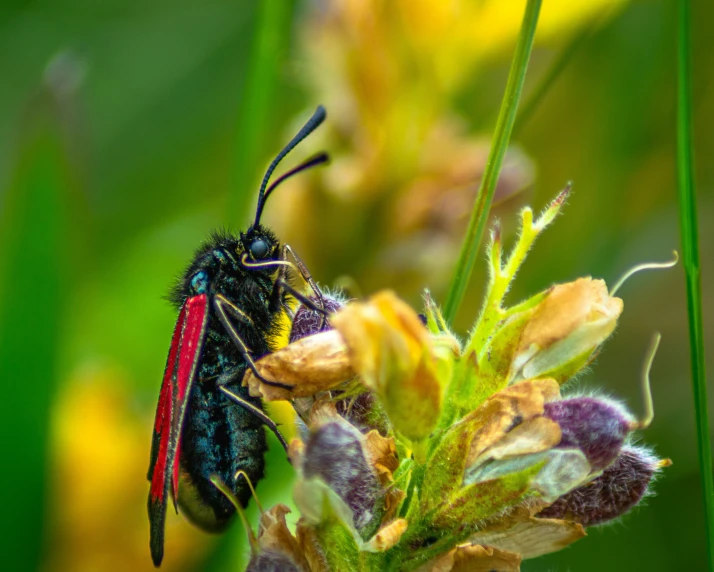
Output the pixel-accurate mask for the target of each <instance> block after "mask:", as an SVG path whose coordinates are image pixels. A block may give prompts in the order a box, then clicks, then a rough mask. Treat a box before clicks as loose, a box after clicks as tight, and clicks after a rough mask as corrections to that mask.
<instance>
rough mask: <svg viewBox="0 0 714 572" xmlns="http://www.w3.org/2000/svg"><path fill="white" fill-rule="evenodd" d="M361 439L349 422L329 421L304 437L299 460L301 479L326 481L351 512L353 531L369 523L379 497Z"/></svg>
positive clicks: (380, 491)
mask: <svg viewBox="0 0 714 572" xmlns="http://www.w3.org/2000/svg"><path fill="white" fill-rule="evenodd" d="M362 441H363V436H362V434H361V433H360V432H359V431H358V430H357V429H355V428H354V427H352V426H351V425H350V424H348V423H345V422H340V421H330V422H328V423H325V424H324V425H322V426H321V427H320V428H319V429H318V430H317V431H315V432H314V433H313V434H312V435H311V436H310V438H309V439H308V440H307V443H306V444H305V449H304V454H303V461H302V474H303V477H304V479H305V480H309V479H312V478H319V479H320V480H322V481H323V482H324V483H325V484H327V486H328V487H329V488H330V489H332V491H334V492H335V493H336V494H337V496H339V497H340V498H341V499H342V500H343V501H344V502H345V504H346V505H347V506H348V507H349V509H350V510H351V511H352V521H353V524H354V526H355V528H356V529H357V530H362V529H363V528H364V527H365V526H366V525H367V524H369V523H370V522H371V520H372V517H373V516H374V511H375V504H376V501H377V499H378V498H380V497H381V496H382V488H381V486H380V484H379V481H378V479H377V476H376V475H375V473H374V471H373V469H372V467H371V466H370V464H369V462H368V459H367V456H366V455H365V452H364V449H363V447H362ZM318 510H320V507H318ZM303 512H305V511H303Z"/></svg>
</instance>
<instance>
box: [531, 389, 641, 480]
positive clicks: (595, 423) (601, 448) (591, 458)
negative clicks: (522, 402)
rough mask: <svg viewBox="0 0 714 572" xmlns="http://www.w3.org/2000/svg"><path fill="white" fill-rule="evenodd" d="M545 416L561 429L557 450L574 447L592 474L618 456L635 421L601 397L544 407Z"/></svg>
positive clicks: (619, 407) (552, 403)
mask: <svg viewBox="0 0 714 572" xmlns="http://www.w3.org/2000/svg"><path fill="white" fill-rule="evenodd" d="M543 414H544V415H545V416H546V417H548V418H549V419H552V420H553V421H555V422H556V423H557V424H558V425H559V426H560V432H561V438H560V444H559V445H558V448H559V449H566V448H577V449H580V450H581V451H582V452H583V453H584V454H585V457H586V458H587V460H588V462H589V463H590V466H591V467H592V470H593V471H601V470H603V469H604V468H605V467H607V466H608V465H610V463H612V462H613V461H614V460H615V458H616V457H617V455H618V454H619V453H620V449H621V448H622V445H623V443H624V442H625V439H626V438H627V436H628V435H629V433H630V432H631V431H632V430H633V428H635V427H636V421H635V420H634V419H633V418H632V417H631V416H630V414H629V413H628V412H627V411H626V410H625V408H624V407H623V406H622V405H620V404H619V403H617V402H615V401H612V400H610V399H605V398H602V397H574V398H571V399H563V400H562V401H552V402H550V403H546V404H545V405H544V413H543Z"/></svg>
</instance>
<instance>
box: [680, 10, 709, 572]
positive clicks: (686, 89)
mask: <svg viewBox="0 0 714 572" xmlns="http://www.w3.org/2000/svg"><path fill="white" fill-rule="evenodd" d="M689 8H690V6H689V0H680V1H679V10H678V25H679V34H678V41H677V178H678V187H679V213H680V223H681V233H682V258H683V259H684V272H685V276H686V283H687V310H688V313H689V343H690V348H691V363H692V389H693V393H694V409H695V415H696V424H697V438H698V442H699V465H700V471H701V476H702V489H703V494H704V509H705V532H706V539H707V555H708V559H709V569H710V570H712V569H714V539H712V532H714V530H713V528H712V527H713V526H714V477H713V475H712V455H711V442H710V437H709V416H708V413H707V385H706V373H705V370H704V357H705V354H704V329H703V325H702V296H701V278H700V264H699V239H698V237H699V232H698V227H697V201H696V194H695V189H694V165H693V153H692V151H693V150H692V108H691V105H692V94H691V73H690V61H691V55H690V51H691V48H690V37H689V30H690V15H689Z"/></svg>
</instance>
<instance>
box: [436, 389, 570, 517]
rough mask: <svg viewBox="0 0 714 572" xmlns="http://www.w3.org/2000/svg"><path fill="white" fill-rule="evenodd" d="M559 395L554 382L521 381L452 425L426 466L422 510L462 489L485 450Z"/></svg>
mask: <svg viewBox="0 0 714 572" xmlns="http://www.w3.org/2000/svg"><path fill="white" fill-rule="evenodd" d="M558 396H559V386H558V383H557V382H556V381H555V380H552V379H534V380H527V381H523V382H521V383H518V384H516V385H513V386H510V387H507V388H506V389H503V390H501V391H499V392H498V393H496V394H495V395H493V396H492V397H490V398H489V399H488V400H486V402H485V403H483V404H482V405H481V406H480V407H478V408H477V409H476V410H475V411H473V412H472V413H470V414H469V415H467V416H466V417H464V418H463V419H462V420H461V421H459V422H458V423H456V424H455V425H453V426H452V427H451V428H450V429H449V430H448V431H447V433H446V434H445V435H444V438H443V439H442V441H441V443H440V445H439V447H438V448H437V450H436V451H435V452H434V454H433V455H432V456H431V460H430V462H429V466H428V467H427V471H428V472H429V474H430V475H431V478H429V479H427V480H426V481H425V483H424V490H423V493H422V506H423V507H424V509H425V510H428V509H429V508H433V507H434V506H437V505H439V504H441V503H443V502H444V495H445V494H449V495H450V494H452V493H453V491H454V490H457V489H459V488H460V487H461V486H462V484H463V481H464V475H465V472H466V471H467V470H468V468H469V467H472V466H476V465H477V464H478V463H481V462H483V461H484V460H486V459H488V453H487V451H488V450H489V449H491V448H492V447H495V446H496V445H498V444H499V443H501V442H502V441H503V440H504V439H505V438H506V437H507V436H508V434H509V433H510V432H511V431H513V430H515V429H516V428H518V427H519V426H520V425H522V424H524V423H528V422H530V421H531V420H532V419H535V418H537V417H540V416H542V414H543V409H544V404H545V402H546V401H551V400H553V399H556V398H557V397H558ZM548 429H549V431H548V432H547V435H546V440H547V442H550V441H551V440H552V439H553V436H552V433H553V427H552V426H550V425H548ZM539 446H541V445H539ZM464 452H466V454H464Z"/></svg>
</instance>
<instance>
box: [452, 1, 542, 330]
mask: <svg viewBox="0 0 714 572" xmlns="http://www.w3.org/2000/svg"><path fill="white" fill-rule="evenodd" d="M540 6H541V0H528V3H527V4H526V10H525V13H524V14H523V22H522V24H521V31H520V33H519V34H518V43H517V45H516V53H515V55H514V57H513V63H512V64H511V71H510V73H509V75H508V82H507V84H506V93H505V94H504V96H503V101H502V102H501V110H500V112H499V114H498V120H497V121H496V129H495V132H494V136H493V144H492V145H491V150H490V152H489V155H488V161H487V162H486V169H485V170H484V173H483V178H482V179H481V185H480V187H479V190H478V195H477V196H476V202H475V204H474V208H473V211H472V212H471V220H470V221H469V226H468V230H467V231H466V238H465V239H464V243H463V246H462V248H461V253H460V254H459V260H458V262H457V264H456V271H455V273H454V277H453V279H452V281H451V287H450V289H449V295H448V297H447V300H446V306H445V309H444V316H445V317H446V319H447V321H448V322H450V323H453V321H454V318H455V317H456V312H457V311H458V309H459V306H460V305H461V301H462V300H463V297H464V293H465V292H466V287H467V286H468V283H469V279H470V278H471V273H472V271H473V267H474V265H475V263H476V258H477V256H478V251H479V246H480V244H481V238H482V237H483V232H484V229H485V227H486V222H487V221H488V214H489V211H490V208H491V202H492V200H493V194H494V192H495V190H496V183H498V176H499V174H500V172H501V165H502V164H503V158H504V156H505V154H506V149H507V148H508V142H509V140H510V138H511V131H512V130H513V124H514V122H515V119H516V110H517V109H518V101H519V100H520V97H521V92H522V91H523V83H524V81H525V78H526V70H527V69H528V60H529V59H530V55H531V50H532V49H533V39H534V37H535V31H536V26H537V24H538V15H539V14H540Z"/></svg>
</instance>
